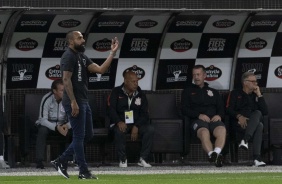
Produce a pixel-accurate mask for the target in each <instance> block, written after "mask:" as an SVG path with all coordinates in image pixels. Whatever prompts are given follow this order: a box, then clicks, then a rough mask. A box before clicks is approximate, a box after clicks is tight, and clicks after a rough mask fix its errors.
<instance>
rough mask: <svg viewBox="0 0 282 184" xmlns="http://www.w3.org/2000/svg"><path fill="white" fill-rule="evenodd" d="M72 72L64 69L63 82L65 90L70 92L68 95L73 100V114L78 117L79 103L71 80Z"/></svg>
mask: <svg viewBox="0 0 282 184" xmlns="http://www.w3.org/2000/svg"><path fill="white" fill-rule="evenodd" d="M71 77H72V72H69V71H63V83H64V87H65V90H66V92H67V94H68V97H69V99H70V101H71V108H72V113H71V114H72V116H74V117H76V116H77V115H78V114H79V107H78V105H77V102H76V99H75V96H74V93H73V86H72V82H71Z"/></svg>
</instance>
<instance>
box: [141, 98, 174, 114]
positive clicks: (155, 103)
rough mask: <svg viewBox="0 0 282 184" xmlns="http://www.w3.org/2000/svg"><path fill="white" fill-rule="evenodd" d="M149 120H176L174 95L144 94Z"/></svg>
mask: <svg viewBox="0 0 282 184" xmlns="http://www.w3.org/2000/svg"><path fill="white" fill-rule="evenodd" d="M146 97H147V100H148V105H149V117H150V119H156V118H159V119H173V118H178V112H177V107H176V99H175V95H174V94H146Z"/></svg>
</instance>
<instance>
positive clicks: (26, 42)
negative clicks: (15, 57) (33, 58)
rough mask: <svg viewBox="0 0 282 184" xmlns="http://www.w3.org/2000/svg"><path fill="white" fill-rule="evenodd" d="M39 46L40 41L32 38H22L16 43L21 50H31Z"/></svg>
mask: <svg viewBox="0 0 282 184" xmlns="http://www.w3.org/2000/svg"><path fill="white" fill-rule="evenodd" d="M37 46H38V42H37V41H36V40H33V39H31V38H26V39H23V40H20V41H18V42H17V43H16V48H17V49H19V50H21V51H30V50H33V49H35V48H36V47H37Z"/></svg>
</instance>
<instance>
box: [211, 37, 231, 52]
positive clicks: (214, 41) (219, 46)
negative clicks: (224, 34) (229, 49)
mask: <svg viewBox="0 0 282 184" xmlns="http://www.w3.org/2000/svg"><path fill="white" fill-rule="evenodd" d="M225 43H226V39H224V38H210V41H209V43H208V49H207V51H209V52H218V51H224V47H225Z"/></svg>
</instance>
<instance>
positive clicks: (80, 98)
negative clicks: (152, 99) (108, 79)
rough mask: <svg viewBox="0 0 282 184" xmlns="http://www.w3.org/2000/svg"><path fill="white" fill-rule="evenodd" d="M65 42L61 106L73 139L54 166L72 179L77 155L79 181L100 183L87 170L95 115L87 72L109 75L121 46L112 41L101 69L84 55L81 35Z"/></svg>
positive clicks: (69, 36)
mask: <svg viewBox="0 0 282 184" xmlns="http://www.w3.org/2000/svg"><path fill="white" fill-rule="evenodd" d="M66 40H67V42H68V49H67V50H66V51H65V52H64V54H63V55H62V57H61V71H62V79H63V83H64V87H65V90H64V95H63V100H62V103H63V106H64V109H65V111H66V114H67V116H68V119H69V121H70V124H71V127H72V130H73V136H72V143H71V144H70V145H69V147H68V148H67V149H66V151H65V152H64V153H63V154H62V155H61V156H60V157H58V158H57V159H56V160H54V161H52V164H53V166H54V167H55V169H56V170H57V171H58V172H59V173H60V174H61V175H62V176H64V177H65V178H69V175H68V173H67V161H68V160H70V159H72V157H73V155H75V160H76V161H77V164H78V166H79V176H78V178H79V179H98V178H97V177H96V176H94V175H92V174H91V172H90V171H89V170H88V166H87V163H86V161H85V154H84V141H87V140H90V139H91V138H92V136H93V124H92V123H93V122H92V112H91V109H90V106H89V104H88V99H87V90H88V78H87V71H89V72H91V73H99V74H103V73H104V72H106V71H107V70H108V68H109V66H110V64H111V62H112V60H113V58H114V56H115V54H116V51H117V49H118V46H119V43H118V39H117V38H116V37H115V38H114V39H112V43H111V52H110V54H109V56H108V58H107V59H106V60H105V62H104V63H103V64H102V65H101V66H99V65H97V64H95V63H93V62H92V61H91V60H90V59H89V58H88V57H87V56H86V55H84V54H83V52H84V51H85V40H84V39H83V35H82V34H81V32H79V31H70V32H68V33H67V36H66Z"/></svg>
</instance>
